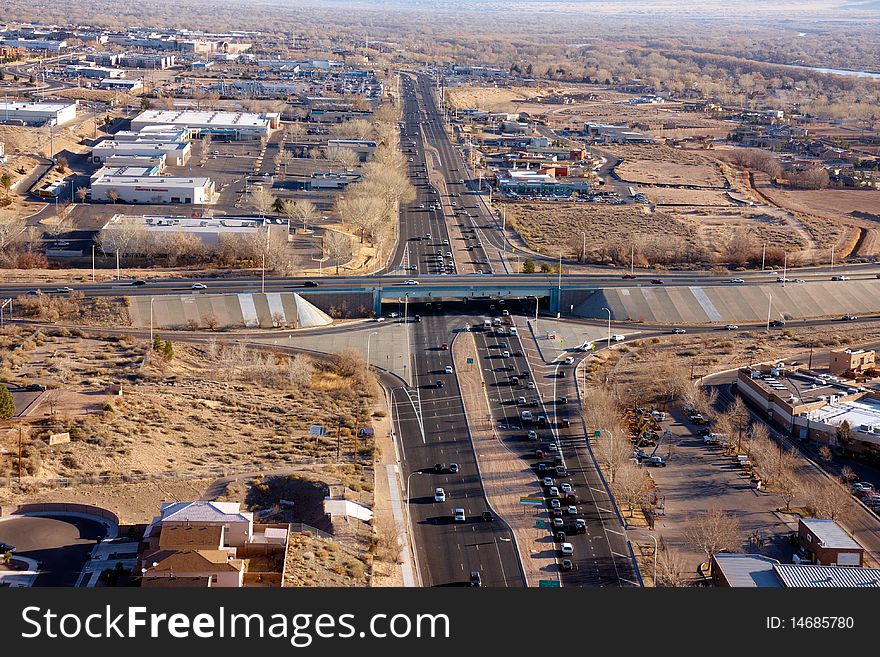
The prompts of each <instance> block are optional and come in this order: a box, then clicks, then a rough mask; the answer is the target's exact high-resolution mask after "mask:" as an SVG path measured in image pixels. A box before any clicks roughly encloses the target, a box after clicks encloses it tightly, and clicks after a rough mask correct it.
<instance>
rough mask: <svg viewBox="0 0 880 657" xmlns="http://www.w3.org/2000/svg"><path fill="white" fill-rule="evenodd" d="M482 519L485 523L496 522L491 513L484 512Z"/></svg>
mask: <svg viewBox="0 0 880 657" xmlns="http://www.w3.org/2000/svg"><path fill="white" fill-rule="evenodd" d="M480 517H481V518H482V519H483V522H492V521H493V520H495V516H494V515H493V514H492V512H491V511H483V514H482V515H481V516H480Z"/></svg>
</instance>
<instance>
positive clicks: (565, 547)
mask: <svg viewBox="0 0 880 657" xmlns="http://www.w3.org/2000/svg"><path fill="white" fill-rule="evenodd" d="M559 552H561V553H562V554H563V555H565V556H571V555H573V554H574V547H573V546H572V544H571V543H562V544H560V546H559Z"/></svg>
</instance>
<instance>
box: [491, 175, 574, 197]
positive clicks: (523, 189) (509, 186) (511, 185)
mask: <svg viewBox="0 0 880 657" xmlns="http://www.w3.org/2000/svg"><path fill="white" fill-rule="evenodd" d="M498 190H499V191H500V192H502V193H504V194H509V195H517V196H571V195H572V194H573V193H575V192H576V193H578V194H587V193H589V191H590V183H589V182H587V181H586V180H559V179H558V178H555V177H554V176H552V175H550V174H549V173H545V172H542V171H531V170H529V169H510V170H508V171H507V172H506V174H501V175H499V176H498Z"/></svg>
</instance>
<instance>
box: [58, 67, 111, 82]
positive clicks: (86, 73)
mask: <svg viewBox="0 0 880 657" xmlns="http://www.w3.org/2000/svg"><path fill="white" fill-rule="evenodd" d="M64 70H65V71H66V72H67V73H70V74H71V75H79V76H81V77H84V78H96V79H98V80H103V79H105V78H112V79H121V78H124V77H125V69H122V68H111V67H109V66H92V65H89V64H84V65H80V64H71V65H70V66H67V67H65V69H64Z"/></svg>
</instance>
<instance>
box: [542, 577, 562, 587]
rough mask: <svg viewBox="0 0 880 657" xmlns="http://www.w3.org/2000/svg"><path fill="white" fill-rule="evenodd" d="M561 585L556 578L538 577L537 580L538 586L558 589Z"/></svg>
mask: <svg viewBox="0 0 880 657" xmlns="http://www.w3.org/2000/svg"><path fill="white" fill-rule="evenodd" d="M561 587H562V585H561V584H560V583H559V580H558V579H539V580H538V588H542V589H558V588H561Z"/></svg>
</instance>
